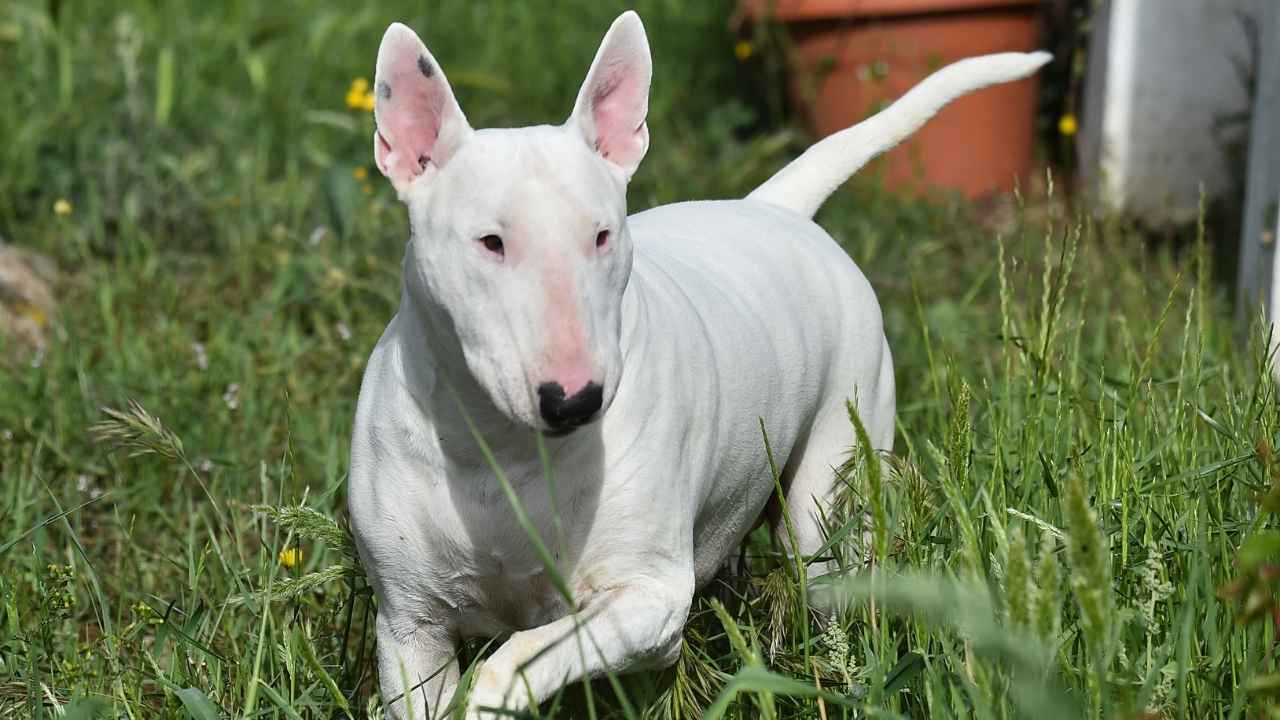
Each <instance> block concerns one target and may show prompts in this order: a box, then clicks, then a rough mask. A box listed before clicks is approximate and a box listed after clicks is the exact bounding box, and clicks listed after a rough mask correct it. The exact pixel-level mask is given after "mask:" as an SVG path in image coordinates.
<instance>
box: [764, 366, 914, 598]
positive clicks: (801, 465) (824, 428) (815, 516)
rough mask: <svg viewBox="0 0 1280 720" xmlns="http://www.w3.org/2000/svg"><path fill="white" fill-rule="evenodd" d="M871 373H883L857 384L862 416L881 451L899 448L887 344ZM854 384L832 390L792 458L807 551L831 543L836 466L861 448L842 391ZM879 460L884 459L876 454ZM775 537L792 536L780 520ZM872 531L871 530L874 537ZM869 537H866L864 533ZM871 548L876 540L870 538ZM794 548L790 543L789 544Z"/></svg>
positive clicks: (793, 510)
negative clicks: (827, 524) (828, 520)
mask: <svg viewBox="0 0 1280 720" xmlns="http://www.w3.org/2000/svg"><path fill="white" fill-rule="evenodd" d="M874 370H875V372H873V373H871V374H872V375H873V376H877V375H878V378H877V380H876V382H875V383H874V384H872V385H871V386H870V387H866V386H865V385H864V387H866V389H865V390H864V389H863V388H856V396H857V399H856V402H857V410H858V417H859V418H860V419H861V420H862V422H863V425H864V426H865V427H866V430H867V435H868V439H869V440H870V441H871V445H872V447H873V448H875V449H876V450H889V449H891V448H892V447H893V430H894V426H893V422H894V405H895V397H894V386H893V361H892V359H891V358H890V356H889V351H888V347H887V346H886V347H885V349H884V351H883V352H882V354H881V359H880V362H879V363H878V364H877V366H875V367H874ZM848 387H852V383H851V384H850V385H849V386H846V387H845V388H844V389H842V390H833V391H831V392H829V393H828V395H829V397H831V398H832V400H831V401H829V402H828V403H827V404H826V406H825V407H824V408H823V409H822V410H820V411H819V412H818V414H817V417H815V418H814V422H813V427H812V429H811V430H810V431H809V436H808V437H807V438H806V439H805V443H804V446H803V448H802V449H801V451H800V453H799V455H793V456H792V457H791V458H790V459H789V460H788V463H787V464H788V467H787V472H788V474H789V476H790V477H789V482H788V484H787V515H788V518H789V519H790V521H791V525H792V527H793V528H794V529H795V533H796V543H797V545H799V551H800V553H801V554H803V555H810V554H812V553H814V552H817V551H818V550H819V549H820V548H821V547H822V545H823V544H824V543H825V542H826V528H824V527H823V522H822V519H823V517H824V515H829V514H830V511H831V503H832V501H834V500H835V499H836V497H835V495H836V484H837V476H836V470H837V469H838V468H839V467H840V466H841V465H842V464H843V463H844V461H845V459H846V458H848V457H849V451H850V448H854V449H855V451H856V452H859V453H860V452H861V449H858V448H857V447H856V446H857V442H858V440H857V437H856V436H855V434H854V430H853V427H852V425H851V423H850V421H849V412H848V406H847V405H846V404H845V401H844V400H843V399H840V398H842V397H843V395H842V393H847V392H848V389H847V388H848ZM876 461H877V462H879V458H877V459H876ZM774 533H775V537H779V538H783V539H784V540H785V539H786V538H787V528H786V526H785V524H784V522H783V521H782V520H781V519H779V520H778V521H777V522H776V523H775V526H774ZM869 536H870V533H867V537H868V538H869ZM864 539H866V538H864ZM867 545H868V547H869V546H870V543H869V542H868V543H867ZM787 549H788V551H790V550H791V548H790V547H788V548H787ZM834 569H836V568H835V564H834V563H833V562H831V561H829V560H828V561H824V562H815V563H813V564H811V565H810V566H809V574H810V576H811V577H814V576H818V575H823V574H825V573H827V572H830V571H832V570H834Z"/></svg>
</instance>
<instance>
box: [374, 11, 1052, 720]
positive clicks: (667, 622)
mask: <svg viewBox="0 0 1280 720" xmlns="http://www.w3.org/2000/svg"><path fill="white" fill-rule="evenodd" d="M1048 59H1049V55H1048V54H1047V53H1031V54H1021V53H1008V54H1000V55H990V56H985V57H979V58H972V59H969V60H963V61H961V62H957V63H955V64H954V65H951V66H949V67H946V68H944V69H943V70H941V71H939V72H937V73H936V74H934V75H932V76H931V77H929V78H928V79H926V80H925V81H924V82H922V83H921V84H920V85H919V86H917V87H916V88H914V89H913V90H911V91H910V92H909V93H907V94H906V95H905V96H904V97H903V98H902V99H900V100H899V101H898V102H896V103H894V104H893V105H892V106H891V107H890V108H888V109H887V110H885V111H884V112H882V113H880V114H878V115H876V116H875V117H872V118H870V119H869V120H867V121H865V122H863V123H861V124H859V125H857V126H855V127H852V128H849V129H847V130H844V131H843V132H840V133H838V134H836V135H833V136H831V137H829V138H827V139H825V140H823V141H821V142H819V143H817V144H816V145H814V146H813V147H812V148H811V149H809V150H808V151H807V152H805V153H804V154H803V155H801V156H800V157H799V158H798V159H797V160H795V161H794V162H792V163H791V164H790V165H788V166H787V167H785V168H784V169H783V170H782V171H781V172H779V173H778V174H777V175H776V176H774V177H773V178H772V179H770V180H769V181H768V182H766V183H765V184H764V185H762V186H761V187H760V188H758V189H757V190H755V191H754V192H752V193H751V194H750V195H748V196H747V197H746V198H745V199H742V200H726V201H716V202H689V203H680V204H676V205H667V206H664V207H658V208H654V209H652V210H649V211H646V212H643V213H640V214H638V215H635V216H632V217H628V216H627V204H626V189H627V181H628V180H629V179H630V177H631V175H632V173H634V172H635V170H636V167H637V166H638V165H639V164H640V160H641V158H643V157H644V154H645V150H646V149H647V148H648V146H649V131H648V128H647V127H646V126H645V115H646V111H647V107H648V93H649V81H650V75H651V65H650V59H649V47H648V42H647V39H646V37H645V33H644V27H643V26H642V25H641V23H640V19H639V17H637V16H636V15H635V13H632V12H628V13H625V14H623V15H622V16H621V17H619V18H618V19H617V20H616V21H615V22H614V23H613V26H612V27H611V28H610V29H609V32H608V34H607V35H606V36H605V38H604V41H603V43H602V44H601V46H600V49H599V51H598V52H597V53H596V57H595V61H594V62H593V63H592V65H591V69H590V71H589V72H588V73H587V78H586V82H585V83H584V84H583V86H582V89H581V91H580V92H579V93H578V98H577V102H576V104H575V105H574V108H573V113H572V115H571V116H570V117H569V120H568V121H567V122H566V123H565V124H564V125H561V126H558V127H551V126H539V127H527V128H518V129H501V130H499V129H489V130H474V129H472V128H471V126H470V125H468V123H467V119H466V117H464V116H463V114H462V110H461V109H460V108H459V107H458V104H457V102H456V101H455V100H454V95H453V91H452V90H451V89H450V87H449V82H448V81H447V80H446V79H445V76H444V73H443V72H442V71H441V69H440V66H439V65H438V64H437V63H436V60H435V58H434V57H433V56H432V55H431V53H430V52H428V51H427V48H426V47H425V46H424V45H423V44H422V41H421V40H419V39H418V36H417V35H415V34H414V32H413V31H412V30H410V29H409V28H407V27H405V26H404V25H400V24H395V25H392V26H391V27H390V28H389V29H388V30H387V32H386V35H385V36H384V37H383V39H382V46H381V48H380V49H379V51H378V60H377V78H376V82H375V92H376V94H377V100H376V119H377V128H378V129H377V131H376V132H375V134H374V155H375V158H376V160H377V165H378V168H379V169H380V170H381V171H382V172H383V174H385V175H386V176H387V177H388V178H389V179H390V180H391V183H392V184H393V185H394V186H395V189H396V191H397V192H398V193H399V196H400V198H401V200H403V202H404V203H405V205H406V206H407V207H408V210H409V224H410V228H411V235H410V239H409V242H408V246H407V249H406V253H405V260H404V290H403V294H402V298H401V301H400V310H399V312H398V313H397V314H396V315H395V317H394V318H392V320H391V323H390V324H389V325H388V326H387V329H386V332H385V333H384V334H383V336H382V338H381V340H379V341H378V345H377V347H376V348H374V350H373V354H372V356H371V357H370V359H369V364H368V369H367V370H366V372H365V376H364V384H363V386H362V388H361V391H360V401H359V408H358V410H357V412H356V421H355V432H354V437H353V440H352V447H351V473H350V511H351V525H352V529H353V531H354V533H355V538H356V541H357V544H358V547H359V551H360V556H361V558H362V560H363V562H364V567H365V569H366V570H367V571H368V574H369V578H370V580H371V581H372V584H373V587H374V590H375V592H376V594H377V597H378V614H377V638H378V656H379V673H380V675H381V682H382V694H383V698H384V700H385V701H387V702H388V703H389V704H390V708H391V715H392V716H394V717H397V718H400V717H408V715H409V713H410V709H409V708H408V705H410V704H412V705H413V708H412V713H413V715H414V717H418V718H424V717H425V718H438V717H441V716H442V715H443V714H444V713H445V712H446V711H447V706H448V705H449V702H450V700H451V698H452V696H453V694H454V691H455V689H456V688H457V684H458V681H459V670H458V663H457V659H456V655H457V648H458V646H459V643H460V641H461V640H462V639H464V638H468V637H475V636H483V637H492V636H499V635H503V634H507V633H511V636H510V637H509V638H508V639H507V640H506V642H504V643H502V645H501V646H500V647H499V648H498V649H497V651H496V652H494V653H493V655H492V656H491V657H489V658H488V659H487V660H485V661H484V663H483V664H482V665H481V666H480V669H479V670H478V672H477V674H476V677H475V679H474V684H473V687H472V693H471V697H470V700H469V703H468V705H467V716H468V717H469V718H478V717H487V716H488V713H486V712H485V711H484V709H485V708H507V709H521V708H525V707H528V706H529V704H530V703H537V702H541V701H543V700H545V699H547V698H548V697H549V696H551V695H553V694H554V693H555V692H556V691H557V690H558V689H559V688H560V687H561V686H562V685H563V684H565V683H566V682H570V681H574V680H578V679H583V678H591V677H595V676H598V675H600V674H602V673H604V672H606V671H631V670H638V669H643V668H660V667H665V666H667V665H669V664H671V663H672V662H674V661H675V659H676V658H677V655H678V653H679V650H680V644H681V638H682V630H683V627H684V623H685V620H686V616H687V614H688V611H689V607H690V603H691V601H692V598H693V595H694V591H695V590H696V589H697V588H699V587H700V586H702V585H704V584H706V583H707V582H708V581H709V580H711V579H712V578H713V577H714V576H715V574H716V572H717V570H718V568H720V567H721V565H722V564H723V563H724V562H725V560H726V558H727V557H729V556H730V555H731V554H732V553H733V551H734V548H735V547H736V546H738V545H739V543H740V542H741V541H742V540H743V538H744V536H745V535H746V534H747V532H748V531H749V530H750V529H751V528H752V527H753V526H754V524H755V523H756V521H757V519H758V518H760V517H761V512H762V509H763V508H764V507H765V505H766V503H767V501H768V500H769V498H770V495H771V494H772V493H773V492H774V482H773V479H772V475H771V472H770V469H769V466H768V462H767V460H766V456H765V451H764V445H763V442H762V438H761V432H760V426H759V418H764V423H765V426H766V429H767V432H768V436H769V440H770V443H771V445H772V448H773V451H774V453H775V455H776V457H777V458H778V463H779V464H780V466H781V467H782V468H783V481H784V483H785V488H786V501H787V507H788V510H789V514H790V521H791V522H792V523H793V524H794V527H795V532H796V534H797V535H798V539H799V545H800V550H801V551H802V552H805V553H812V552H814V551H816V550H817V549H818V548H819V547H820V546H821V544H822V542H823V536H822V526H821V523H820V521H819V517H820V508H821V507H822V506H823V503H824V502H827V501H829V499H830V498H831V495H832V492H833V486H834V485H835V475H834V472H833V467H836V466H838V465H839V464H840V463H841V461H842V460H843V458H844V457H845V456H846V453H847V450H848V448H849V446H850V445H851V437H852V432H851V429H850V427H849V420H848V416H847V412H846V406H845V402H846V398H851V397H852V398H856V403H857V412H858V414H859V415H860V417H861V419H862V421H863V423H864V424H865V425H866V428H867V431H868V433H869V434H870V438H871V441H872V443H874V445H875V446H876V447H877V448H879V449H883V450H888V449H890V447H891V445H892V440H893V430H894V379H893V365H892V363H891V360H890V356H889V348H888V346H887V344H886V342H885V337H884V332H883V329H882V325H881V316H880V308H879V305H878V304H877V302H876V297H875V295H874V294H873V293H872V290H871V286H870V285H869V284H868V283H867V280H866V278H865V277H863V275H862V273H861V272H860V271H859V270H858V267H857V266H856V265H854V263H853V261H852V260H850V259H849V257H848V255H846V253H845V252H844V251H843V250H841V249H840V247H839V246H838V245H837V244H836V243H835V242H834V241H833V240H832V239H831V237H830V236H829V235H827V233H826V232H824V231H823V230H822V228H820V227H818V226H817V225H815V224H814V223H813V222H812V221H811V220H810V218H811V217H812V216H813V214H814V213H815V212H816V211H817V209H818V206H819V205H821V204H822V202H823V201H824V200H825V199H826V198H827V196H828V195H830V194H831V193H832V191H833V190H835V189H836V188H837V187H838V186H839V185H840V184H841V183H843V182H844V181H845V180H846V179H847V178H848V177H849V176H850V175H851V174H853V172H854V171H856V170H857V169H858V168H859V167H860V166H862V165H863V164H864V163H865V162H866V161H867V160H869V159H871V158H872V157H874V156H875V155H877V154H879V153H881V152H883V151H884V150H886V149H888V148H890V147H892V146H894V145H895V144H897V143H898V142H899V141H901V140H902V139H903V138H905V137H907V136H908V135H909V134H910V133H912V132H913V131H915V130H916V129H917V128H918V127H920V125H922V124H923V123H924V122H925V121H926V120H928V119H929V118H930V117H931V116H932V115H933V114H934V113H936V112H937V111H938V110H939V109H940V108H941V107H942V106H943V105H945V104H946V103H947V102H949V101H951V100H952V99H954V98H956V97H959V96H960V95H963V94H965V93H967V92H970V91H972V90H976V89H978V88H981V87H984V86H987V85H991V84H993V83H1001V82H1006V81H1009V80H1015V79H1018V78H1022V77H1025V76H1027V75H1030V74H1031V73H1033V72H1035V70H1036V69H1037V68H1039V67H1040V66H1041V65H1043V64H1044V63H1045V62H1046V61H1047V60H1048ZM469 423H473V424H474V428H475V432H476V433H477V434H478V435H479V436H481V437H482V438H484V439H485V440H486V441H487V443H488V444H489V445H490V447H491V448H492V453H493V455H494V457H496V461H497V463H498V464H499V465H500V466H501V467H502V468H504V469H505V471H506V474H507V476H508V478H509V481H510V485H511V486H512V487H513V488H514V493H515V495H516V497H518V499H519V503H520V505H521V506H522V507H523V510H524V512H525V513H526V515H527V518H528V521H529V522H531V523H532V525H533V526H534V527H535V528H536V530H537V532H538V533H539V535H540V537H541V538H544V539H546V544H547V546H550V548H551V550H552V551H553V552H554V562H555V564H556V567H557V570H558V572H559V574H560V576H561V577H563V578H564V579H565V581H566V582H567V584H568V589H569V590H570V591H571V593H572V598H573V604H570V603H568V602H566V601H565V599H564V597H563V595H562V594H561V593H559V592H557V589H556V587H555V586H554V584H553V582H552V579H551V576H550V575H549V573H548V572H547V570H546V567H545V566H544V565H543V563H542V562H541V561H540V559H539V554H538V552H537V550H536V547H535V544H534V543H532V542H531V540H530V537H529V535H527V534H526V532H525V530H524V529H522V527H521V524H520V521H519V519H518V517H517V514H516V512H515V511H514V509H513V506H512V504H511V502H510V500H509V498H508V497H507V496H506V495H505V494H504V490H503V488H502V486H501V485H500V483H499V482H498V480H497V479H496V477H495V475H494V473H493V472H492V470H491V468H490V466H489V465H488V463H487V461H486V459H485V457H484V455H483V454H482V453H481V451H480V449H479V445H478V443H477V440H476V438H475V436H474V435H473V431H472V429H471V425H469ZM535 433H541V434H542V436H543V437H544V438H545V448H546V450H547V462H548V464H549V466H550V469H551V473H552V478H553V479H554V483H555V485H554V488H555V492H554V493H551V492H549V489H550V488H549V485H548V483H547V482H546V481H545V476H544V472H543V462H542V459H541V458H540V453H539V449H538V442H537V438H536V436H535Z"/></svg>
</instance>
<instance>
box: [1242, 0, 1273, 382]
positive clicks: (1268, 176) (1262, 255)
mask: <svg viewBox="0 0 1280 720" xmlns="http://www.w3.org/2000/svg"><path fill="white" fill-rule="evenodd" d="M1258 35H1259V39H1260V41H1261V43H1262V60H1261V67H1260V68H1259V71H1258V86H1257V92H1256V93H1255V95H1254V104H1253V123H1252V129H1251V131H1250V137H1249V178H1248V180H1249V184H1248V188H1247V190H1246V191H1245V207H1244V222H1243V223H1242V225H1243V227H1244V229H1243V236H1242V237H1241V238H1240V276H1239V289H1238V293H1237V296H1236V301H1237V302H1236V307H1237V312H1238V314H1239V316H1240V318H1241V319H1242V320H1243V321H1244V322H1252V321H1253V319H1254V318H1255V317H1256V314H1257V312H1258V310H1259V309H1260V308H1262V309H1264V310H1265V311H1266V313H1267V318H1268V320H1269V321H1270V322H1271V324H1272V340H1271V343H1272V344H1271V351H1272V365H1271V367H1272V371H1273V372H1278V371H1280V362H1277V358H1276V355H1275V352H1276V348H1277V345H1280V337H1277V334H1278V332H1280V331H1278V330H1277V329H1276V327H1275V321H1276V320H1275V319H1276V315H1277V313H1280V283H1277V282H1276V279H1277V278H1280V270H1278V269H1277V266H1276V264H1277V263H1278V262H1280V253H1277V252H1276V237H1277V235H1278V234H1280V217H1277V216H1278V215H1280V213H1277V207H1278V206H1280V3H1275V2H1268V3H1264V4H1263V6H1262V8H1261V12H1260V14H1259V16H1258Z"/></svg>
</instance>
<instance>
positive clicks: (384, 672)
mask: <svg viewBox="0 0 1280 720" xmlns="http://www.w3.org/2000/svg"><path fill="white" fill-rule="evenodd" d="M387 615H389V613H382V612H379V613H378V626H377V627H378V676H379V678H380V680H381V683H380V684H381V688H382V701H383V702H384V703H386V705H387V707H388V709H389V713H388V715H389V717H391V718H394V719H395V720H407V719H408V718H410V717H413V718H416V719H417V720H441V719H442V718H444V717H446V714H445V711H446V709H448V705H449V701H450V700H451V699H453V693H454V690H455V689H456V688H457V686H458V659H457V645H456V643H455V641H454V639H453V637H452V636H451V635H450V634H449V633H448V632H447V631H445V630H444V629H443V628H440V627H439V626H431V625H420V626H417V627H414V628H413V629H412V630H411V631H409V632H407V633H405V632H397V630H396V627H395V625H394V624H393V622H392V621H390V620H387V619H385V618H386V617H387ZM410 706H412V711H411V710H410Z"/></svg>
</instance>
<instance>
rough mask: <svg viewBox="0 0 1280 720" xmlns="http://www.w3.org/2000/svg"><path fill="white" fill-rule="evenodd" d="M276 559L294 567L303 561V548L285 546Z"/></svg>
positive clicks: (288, 566) (282, 563)
mask: <svg viewBox="0 0 1280 720" xmlns="http://www.w3.org/2000/svg"><path fill="white" fill-rule="evenodd" d="M276 559H277V560H279V561H280V564H281V565H283V566H285V567H286V568H290V569H292V568H293V566H294V565H297V564H298V563H300V562H302V548H285V549H283V550H281V551H280V554H279V555H278V556H277V557H276Z"/></svg>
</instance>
